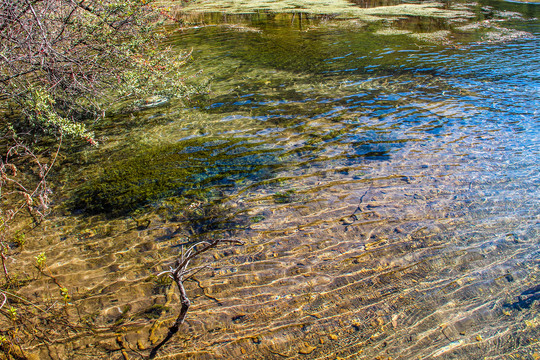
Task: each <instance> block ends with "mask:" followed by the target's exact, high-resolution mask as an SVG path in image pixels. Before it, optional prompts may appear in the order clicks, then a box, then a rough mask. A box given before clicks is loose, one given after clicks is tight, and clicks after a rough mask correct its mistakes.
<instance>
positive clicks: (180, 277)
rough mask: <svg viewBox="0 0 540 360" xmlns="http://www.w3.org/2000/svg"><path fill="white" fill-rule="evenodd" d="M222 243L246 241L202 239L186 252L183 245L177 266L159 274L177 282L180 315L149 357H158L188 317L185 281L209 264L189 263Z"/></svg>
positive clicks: (189, 303)
mask: <svg viewBox="0 0 540 360" xmlns="http://www.w3.org/2000/svg"><path fill="white" fill-rule="evenodd" d="M222 243H231V244H236V245H243V244H244V242H242V241H240V240H229V239H216V240H209V241H201V242H199V243H197V244H195V245H193V246H191V247H190V248H189V249H188V250H187V251H186V252H184V248H183V247H182V251H181V253H180V259H179V260H177V262H176V264H175V265H176V267H175V268H173V267H170V268H169V270H166V271H163V272H161V273H160V274H159V275H165V274H167V275H168V276H169V277H170V278H171V279H173V281H174V282H175V283H176V286H177V288H178V292H179V294H180V304H181V307H180V313H179V314H178V317H177V318H176V321H175V322H174V324H172V325H171V327H169V331H168V332H167V336H165V338H164V339H163V340H162V341H161V342H160V343H159V344H157V345H156V346H154V347H153V348H152V350H151V351H150V355H149V356H148V358H149V359H153V358H155V357H156V355H157V353H158V351H159V349H161V348H162V347H163V345H165V344H166V343H167V342H168V341H169V340H170V339H171V338H172V337H173V336H174V335H175V334H176V333H177V332H178V329H179V328H180V325H182V324H183V323H184V320H185V319H186V315H187V312H188V310H189V307H190V306H191V302H190V301H189V298H188V296H187V293H186V289H185V287H184V281H185V280H187V279H189V278H190V277H192V276H193V275H195V274H196V273H198V272H199V271H201V270H203V269H205V268H206V267H207V266H198V267H196V268H193V269H188V266H189V263H190V262H191V260H193V259H194V258H196V257H197V256H199V255H200V254H202V253H204V252H206V251H208V250H210V249H212V248H214V247H216V246H217V245H219V244H222ZM200 245H203V246H202V247H201V248H199V249H197V247H199V246H200Z"/></svg>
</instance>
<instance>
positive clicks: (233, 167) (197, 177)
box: [68, 138, 281, 216]
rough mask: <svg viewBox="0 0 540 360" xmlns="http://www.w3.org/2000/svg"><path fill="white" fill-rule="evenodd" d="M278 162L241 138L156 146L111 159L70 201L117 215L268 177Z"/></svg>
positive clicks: (205, 195)
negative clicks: (168, 199)
mask: <svg viewBox="0 0 540 360" xmlns="http://www.w3.org/2000/svg"><path fill="white" fill-rule="evenodd" d="M280 163H281V160H279V157H278V154H275V153H274V151H273V150H271V149H264V148H261V147H260V146H257V144H250V143H247V142H245V141H243V140H241V139H234V140H222V141H216V140H215V139H208V138H199V139H191V140H186V141H182V142H179V143H176V144H169V145H158V146H156V147H153V148H144V149H143V150H140V151H139V152H138V153H135V154H126V156H125V158H124V159H120V160H117V161H113V162H111V163H110V164H109V165H108V166H107V167H105V168H104V169H103V171H102V173H101V174H100V175H98V176H97V177H96V178H95V179H94V180H90V181H88V182H86V183H84V184H82V185H81V186H80V187H79V188H78V189H76V190H75V191H74V193H73V196H72V198H71V200H70V201H69V205H68V206H69V208H70V209H71V210H72V211H74V212H82V213H85V214H99V213H104V214H108V215H112V216H118V215H125V214H128V213H130V212H132V211H135V210H137V209H139V208H141V207H143V206H145V205H150V204H151V203H153V202H156V201H158V200H162V199H165V198H176V197H182V198H186V199H191V200H190V201H194V200H195V199H199V200H200V199H205V198H208V197H211V196H212V193H214V194H215V193H216V189H227V188H231V187H234V185H235V184H236V182H237V181H241V180H246V179H248V180H249V179H251V180H256V179H259V178H265V177H268V176H270V175H271V173H272V171H273V169H275V168H276V167H279V166H280Z"/></svg>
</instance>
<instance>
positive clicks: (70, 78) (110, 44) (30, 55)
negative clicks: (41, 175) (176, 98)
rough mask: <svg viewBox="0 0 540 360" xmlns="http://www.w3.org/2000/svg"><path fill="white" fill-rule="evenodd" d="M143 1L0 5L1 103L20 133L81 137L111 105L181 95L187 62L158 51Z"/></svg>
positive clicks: (3, 0) (4, 1) (35, 0)
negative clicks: (124, 99)
mask: <svg viewBox="0 0 540 360" xmlns="http://www.w3.org/2000/svg"><path fill="white" fill-rule="evenodd" d="M159 16H160V13H159V11H157V10H156V9H155V8H153V7H152V6H151V4H149V3H147V2H145V1H144V0H0V39H1V41H0V99H2V108H3V110H9V111H12V112H14V113H15V115H17V116H16V122H15V123H13V124H11V125H12V126H15V127H16V128H17V130H19V129H20V128H21V127H31V128H32V129H33V130H36V129H39V130H40V131H46V132H48V133H51V132H53V133H57V134H58V133H59V134H62V135H69V136H80V137H83V138H85V139H87V140H88V141H89V142H91V143H94V141H95V140H94V139H93V136H92V133H91V131H90V130H89V129H88V128H87V127H86V126H85V125H84V120H85V119H88V118H92V119H96V118H100V117H102V116H104V114H105V113H104V112H105V110H107V107H108V106H110V104H113V103H114V102H115V100H117V99H118V98H121V97H126V96H137V95H139V96H140V95H144V94H148V93H155V92H156V91H158V89H160V90H159V91H160V92H164V91H165V92H167V94H168V95H185V94H186V93H188V92H189V91H190V88H189V87H188V86H186V85H185V83H184V81H183V78H182V75H181V70H182V66H183V64H184V63H185V61H186V60H187V56H186V55H184V56H182V55H173V53H172V52H170V51H168V50H169V49H166V48H163V47H160V46H159V40H160V34H159V32H157V31H156V25H159V21H160V18H159Z"/></svg>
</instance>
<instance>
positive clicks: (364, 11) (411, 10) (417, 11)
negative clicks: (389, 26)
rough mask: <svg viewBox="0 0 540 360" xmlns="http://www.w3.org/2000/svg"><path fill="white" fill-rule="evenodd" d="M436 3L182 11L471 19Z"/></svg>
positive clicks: (200, 5) (220, 4) (229, 5)
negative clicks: (369, 6) (364, 6)
mask: <svg viewBox="0 0 540 360" xmlns="http://www.w3.org/2000/svg"><path fill="white" fill-rule="evenodd" d="M442 7H443V5H442V4H441V3H437V2H431V3H423V4H399V5H390V6H377V7H371V8H361V7H359V6H357V5H355V4H353V3H351V2H349V1H345V0H335V1H325V0H307V1H306V0H295V1H270V0H258V1H248V0H224V1H205V0H199V1H192V2H190V3H189V4H187V5H185V6H183V7H182V8H181V10H182V11H183V12H186V13H190V12H221V13H230V14H247V13H256V12H258V11H270V12H274V13H305V14H317V15H337V16H339V17H340V18H356V19H362V20H364V21H378V20H381V19H382V18H381V16H430V17H442V18H456V17H472V16H473V14H472V13H471V12H469V11H466V10H450V9H443V8H442Z"/></svg>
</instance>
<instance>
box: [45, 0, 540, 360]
mask: <svg viewBox="0 0 540 360" xmlns="http://www.w3.org/2000/svg"><path fill="white" fill-rule="evenodd" d="M471 7H472V8H473V10H474V14H475V18H474V20H475V21H477V22H479V23H483V24H486V23H487V22H486V21H492V23H494V24H496V26H498V27H501V28H503V27H504V28H505V29H511V31H510V30H508V31H506V30H505V31H501V32H498V33H497V34H498V35H497V36H490V35H489V34H488V33H487V32H486V31H483V30H482V29H484V28H482V27H480V28H476V29H480V30H474V31H473V30H466V29H463V28H462V29H461V30H458V29H456V28H457V27H459V26H465V25H467V24H469V23H471V21H472V20H468V22H466V21H465V22H463V24H458V25H456V24H455V23H453V22H452V21H451V20H448V19H442V18H432V17H407V18H404V19H401V20H396V21H394V22H393V24H394V25H392V26H393V27H392V28H391V29H389V28H386V27H384V26H382V25H380V24H375V25H374V24H369V23H368V24H366V23H362V22H359V21H355V20H354V19H352V20H351V19H349V20H335V19H333V18H332V17H328V16H326V17H316V16H306V15H304V16H300V15H299V14H295V15H292V14H270V13H267V12H260V13H257V14H252V15H245V16H239V15H235V16H233V15H221V14H202V15H197V16H198V17H197V18H196V21H197V24H198V26H196V27H192V26H191V27H185V28H171V29H169V30H174V31H173V35H172V36H171V37H170V38H169V40H168V42H169V44H170V45H172V46H174V47H177V48H178V49H179V51H180V50H185V49H190V48H193V55H192V56H193V59H194V61H193V62H192V63H191V64H190V65H189V67H190V68H189V71H190V72H192V73H196V72H197V71H198V70H199V69H202V70H203V72H202V74H200V75H198V77H197V78H196V79H201V80H202V79H209V80H210V91H209V93H208V94H207V95H201V96H196V97H194V98H192V99H191V100H190V101H189V102H187V103H182V104H181V103H178V102H175V101H171V102H169V103H167V104H166V105H162V106H159V107H155V108H151V109H141V110H140V111H137V112H135V113H133V114H131V115H129V116H117V117H116V118H114V119H112V120H111V121H110V122H104V123H102V124H100V125H99V128H98V136H101V137H102V138H103V139H104V138H105V137H106V138H107V139H108V140H107V141H105V142H103V145H102V146H101V147H100V148H98V149H93V150H92V149H91V150H88V149H85V150H82V151H81V152H79V153H77V154H74V155H73V157H74V159H75V160H69V161H68V160H66V163H65V165H64V166H65V168H66V169H68V170H69V172H68V171H66V172H65V173H60V175H59V176H61V177H62V179H65V180H66V182H67V183H68V184H75V185H78V186H79V189H78V190H77V191H75V192H74V193H72V194H75V195H73V196H72V198H71V199H69V200H68V199H67V198H66V197H65V199H66V201H67V203H70V204H71V205H70V207H69V211H68V210H62V211H63V212H59V213H58V214H57V215H55V216H53V217H52V218H51V219H50V220H49V222H48V223H47V224H46V226H45V227H44V228H43V229H40V230H39V231H40V232H41V236H40V237H39V239H41V240H36V242H37V243H38V244H39V245H40V246H41V247H42V248H43V249H45V252H46V253H47V256H48V261H49V264H50V267H51V270H52V271H53V272H54V274H56V276H57V277H58V278H59V279H60V280H61V281H63V282H64V283H66V284H70V285H69V288H70V291H72V292H73V294H72V295H73V302H74V303H75V304H78V305H77V306H78V307H79V311H80V312H82V313H85V312H86V313H92V314H93V315H92V316H93V317H92V319H93V321H94V322H95V323H96V324H105V325H106V324H111V323H115V322H118V321H120V323H122V322H125V326H126V327H125V328H124V332H121V334H122V336H124V339H125V341H126V343H129V344H130V346H131V348H132V349H138V351H145V350H146V349H148V348H149V347H150V346H151V344H152V343H155V342H156V341H157V339H158V338H159V336H163V335H164V333H165V331H166V325H168V324H169V323H168V322H167V320H169V319H173V318H175V316H176V311H177V307H176V306H175V304H176V301H177V296H176V295H175V294H174V289H173V290H170V288H169V285H168V284H167V282H166V281H162V280H160V279H158V278H156V276H155V275H156V274H157V273H159V272H160V271H162V270H164V269H167V267H168V266H169V265H170V264H171V263H172V261H173V260H174V257H175V255H176V254H178V252H179V249H180V246H181V245H182V244H189V243H191V242H193V241H196V240H198V239H203V238H205V237H217V236H221V237H228V238H234V239H241V240H243V241H244V242H245V243H246V244H245V245H244V246H240V247H237V246H224V247H222V248H219V249H218V250H216V251H215V252H214V253H212V254H208V258H205V259H203V260H202V261H204V262H207V263H209V264H211V267H210V269H209V270H208V271H205V272H201V273H199V274H197V275H196V277H195V278H196V279H195V281H189V282H187V283H186V288H187V291H188V294H189V295H190V298H191V300H192V302H193V305H192V308H191V309H190V311H189V313H188V317H187V320H186V323H185V324H184V325H183V326H182V328H181V330H180V332H179V334H178V336H177V337H175V338H174V339H173V340H172V341H171V342H170V343H169V344H168V345H167V346H166V347H165V348H164V349H163V352H162V354H163V355H168V356H169V358H194V359H230V358H242V359H281V358H299V359H300V358H302V359H390V358H391V359H517V358H521V359H538V358H540V355H539V354H540V343H539V342H538V339H539V334H540V331H539V326H540V318H539V315H538V309H539V306H540V300H539V299H540V287H539V285H540V279H539V275H540V268H539V267H540V248H539V239H540V236H539V230H540V223H539V221H540V206H539V205H540V202H539V195H540V192H539V190H538V189H539V186H540V171H539V163H540V122H539V109H540V93H539V89H540V66H539V59H540V47H539V42H538V35H539V34H540V26H539V25H540V22H539V21H538V20H537V19H536V18H537V17H538V16H539V15H540V11H539V9H540V8H539V5H535V4H517V3H504V2H498V1H493V2H485V3H482V4H479V5H475V6H471V5H469V8H471ZM191 21H195V20H193V19H191ZM490 26H491V25H490ZM441 31H442V32H441ZM428 33H429V34H430V35H428V36H425V35H426V34H428ZM418 34H421V35H418ZM422 34H423V35H422ZM434 34H435V35H434ZM503 35H508V36H507V37H503ZM128 131H129V132H128ZM75 168H76V169H78V170H77V171H79V175H69V176H68V175H67V174H68V173H71V174H73V172H74V171H75V170H73V169H75ZM103 184H105V185H103ZM70 186H73V185H66V190H67V189H68V187H70ZM81 189H82V190H81ZM140 189H148V190H144V191H146V192H145V193H144V194H143V195H141V194H140ZM59 192H60V193H62V191H61V190H59ZM64 193H67V192H64ZM73 199H75V200H73ZM62 214H63V215H62ZM77 214H79V215H77ZM88 214H90V216H89V215H88ZM59 225H60V226H59ZM58 239H61V240H60V241H59V240H58ZM41 251H43V250H41ZM126 314H128V315H129V316H126ZM162 321H165V322H163V323H162ZM156 334H157V335H156ZM94 340H95V339H94ZM98 340H99V341H97V340H95V341H94V345H95V346H97V347H99V345H100V344H101V345H103V346H104V347H105V348H107V347H106V346H105V345H106V344H108V342H107V341H109V340H107V339H106V338H103V339H101V338H100V339H98ZM78 341H79V343H78V345H77V346H74V349H78V350H77V351H79V353H78V354H79V355H80V354H86V355H88V356H90V354H94V353H93V351H94V352H96V353H95V355H96V356H97V354H100V353H99V352H98V351H97V350H95V348H93V347H90V346H89V345H88V346H87V347H86V348H84V346H83V345H84V344H85V342H84V341H83V340H78ZM90 343H92V340H88V341H87V342H86V344H90ZM114 343H115V341H112V344H114ZM104 344H105V345H104ZM82 348H84V350H81V349H82ZM108 349H109V350H108V351H110V352H111V353H112V354H116V355H115V356H120V353H119V352H118V351H119V350H118V349H117V348H115V347H114V346H112V345H111V347H109V348H108ZM65 351H67V354H70V353H69V351H68V350H65ZM70 351H71V350H70ZM73 351H75V350H73ZM81 351H82V352H81ZM74 353H75V352H74ZM86 355H85V356H86ZM66 356H67V355H66Z"/></svg>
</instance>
